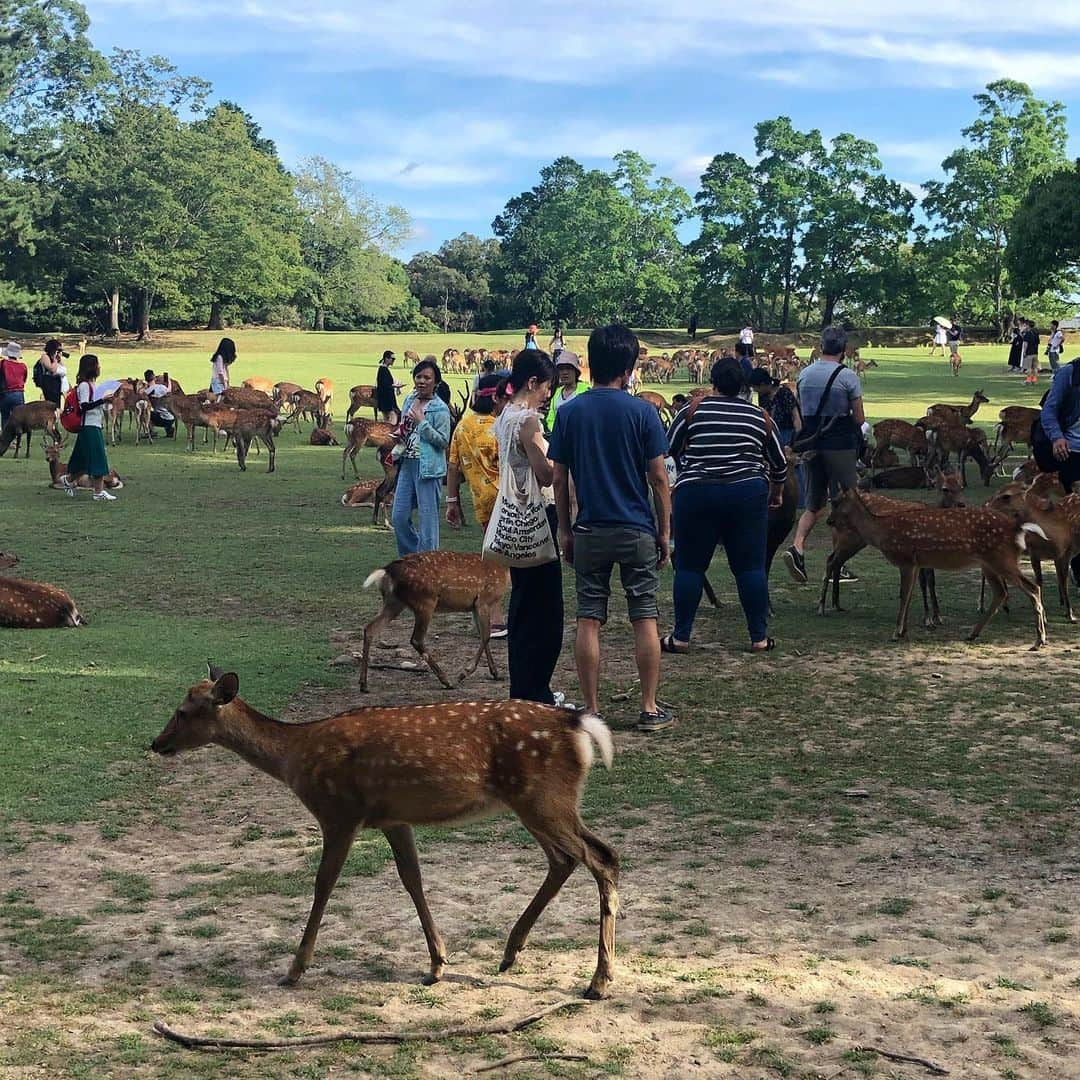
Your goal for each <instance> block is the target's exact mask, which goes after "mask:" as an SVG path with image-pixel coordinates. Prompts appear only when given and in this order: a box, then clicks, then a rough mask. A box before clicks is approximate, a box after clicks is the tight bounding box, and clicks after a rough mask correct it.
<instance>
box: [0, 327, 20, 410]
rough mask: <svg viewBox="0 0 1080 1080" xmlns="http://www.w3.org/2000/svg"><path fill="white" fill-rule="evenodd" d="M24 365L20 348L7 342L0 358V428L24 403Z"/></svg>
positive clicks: (14, 343) (16, 344)
mask: <svg viewBox="0 0 1080 1080" xmlns="http://www.w3.org/2000/svg"><path fill="white" fill-rule="evenodd" d="M25 390H26V365H25V364H24V363H23V362H22V346H21V345H20V344H19V343H18V342H17V341H9V342H8V343H7V344H6V345H5V346H4V355H3V356H2V357H0V428H2V427H3V426H4V425H5V424H6V423H7V422H8V420H9V419H10V417H11V413H12V411H13V410H14V409H16V408H17V407H18V406H19V405H22V404H23V403H24V402H25V401H26V397H25V394H24V391H25Z"/></svg>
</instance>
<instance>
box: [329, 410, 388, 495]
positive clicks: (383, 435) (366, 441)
mask: <svg viewBox="0 0 1080 1080" xmlns="http://www.w3.org/2000/svg"><path fill="white" fill-rule="evenodd" d="M393 431H394V425H393V424H387V423H386V422H385V421H382V420H347V421H346V422H345V439H346V442H345V449H344V450H343V451H342V453H341V479H342V480H344V479H345V462H346V461H351V462H352V468H353V475H354V476H355V477H356V479H357V480H359V479H360V470H359V469H358V468H357V467H356V455H357V454H359V453H360V451H361V450H363V448H364V447H365V446H374V447H375V448H376V449H377V450H388V449H390V448H392V447H393V445H394V437H393Z"/></svg>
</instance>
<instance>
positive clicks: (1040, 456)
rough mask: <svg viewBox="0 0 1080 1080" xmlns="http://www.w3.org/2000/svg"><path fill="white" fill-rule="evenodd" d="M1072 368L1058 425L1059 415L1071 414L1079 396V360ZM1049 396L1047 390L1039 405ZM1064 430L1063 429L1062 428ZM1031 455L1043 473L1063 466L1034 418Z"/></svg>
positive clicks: (1073, 363)
mask: <svg viewBox="0 0 1080 1080" xmlns="http://www.w3.org/2000/svg"><path fill="white" fill-rule="evenodd" d="M1069 366H1070V367H1071V368H1072V382H1071V383H1070V384H1069V390H1068V392H1067V393H1066V395H1065V398H1064V400H1063V401H1062V403H1061V408H1060V411H1059V412H1058V423H1059V424H1060V423H1061V413H1063V412H1065V413H1067V412H1071V411H1072V406H1073V405H1074V403H1075V401H1076V396H1077V394H1080V360H1073V361H1072V363H1071V364H1070V365H1069ZM1049 396H1050V391H1049V390H1047V391H1046V393H1045V394H1043V396H1042V400H1041V401H1040V402H1039V405H1040V406H1042V405H1045V404H1046V399H1047V398H1048V397H1049ZM1062 430H1064V428H1062ZM1031 453H1032V456H1033V457H1034V458H1035V464H1036V465H1038V466H1039V468H1040V469H1041V470H1042V471H1043V472H1057V471H1058V469H1060V468H1061V466H1062V465H1063V464H1064V462H1061V461H1058V459H1057V458H1056V457H1054V444H1053V442H1052V441H1051V440H1050V436H1049V435H1047V434H1046V429H1045V428H1044V427H1043V425H1042V417H1041V416H1036V417H1035V419H1034V420H1033V421H1032V422H1031Z"/></svg>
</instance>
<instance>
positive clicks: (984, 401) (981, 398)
mask: <svg viewBox="0 0 1080 1080" xmlns="http://www.w3.org/2000/svg"><path fill="white" fill-rule="evenodd" d="M975 400H976V401H977V402H979V404H980V405H989V404H990V399H989V398H988V397H987V396H986V395H985V394H984V393H983V392H982V391H981V390H976V391H975Z"/></svg>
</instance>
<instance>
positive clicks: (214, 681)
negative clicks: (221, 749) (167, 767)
mask: <svg viewBox="0 0 1080 1080" xmlns="http://www.w3.org/2000/svg"><path fill="white" fill-rule="evenodd" d="M207 667H208V669H209V673H210V678H209V679H204V680H203V681H202V682H200V683H197V684H196V685H195V686H193V687H192V688H191V689H190V690H189V691H188V692H187V697H185V698H184V700H183V701H182V702H180V705H179V706H178V707H177V709H176V711H175V712H174V713H173V714H172V716H171V717H170V719H169V722H168V723H167V724H166V725H165V727H164V728H163V730H162V732H161V734H160V735H159V736H158V737H157V738H156V739H155V740H154V741H153V742H152V743H151V744H150V749H151V750H153V751H154V753H155V754H162V755H165V756H169V755H171V754H178V753H179V752H180V751H181V750H196V749H198V748H199V747H200V746H206V745H207V744H208V743H211V742H213V741H214V739H215V738H216V737H217V735H218V729H219V725H218V711H219V710H220V709H222V708H224V706H226V705H228V704H229V702H230V701H232V700H233V698H235V697H236V695H237V693H238V692H239V690H240V679H239V677H238V676H237V675H235V674H234V673H233V672H231V671H230V672H224V671H222V670H221V668H218V667H214V665H213V664H211V663H209V662H207Z"/></svg>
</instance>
